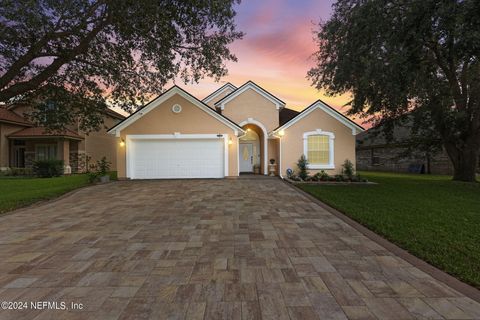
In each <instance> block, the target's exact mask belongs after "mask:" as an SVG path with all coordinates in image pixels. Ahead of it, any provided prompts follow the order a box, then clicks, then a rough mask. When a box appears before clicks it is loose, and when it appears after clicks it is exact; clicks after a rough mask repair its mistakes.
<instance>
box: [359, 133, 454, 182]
mask: <svg viewBox="0 0 480 320" xmlns="http://www.w3.org/2000/svg"><path fill="white" fill-rule="evenodd" d="M410 138H411V127H409V125H402V126H399V125H397V126H395V127H394V129H393V131H392V139H390V140H388V139H387V138H386V137H385V134H384V133H383V128H382V127H381V126H377V127H374V128H371V129H369V130H367V131H365V132H362V133H361V134H359V135H358V136H357V169H358V170H367V171H390V172H411V173H432V174H452V173H453V166H452V163H451V161H450V159H449V158H448V155H447V153H446V152H445V151H444V150H441V151H439V152H436V153H433V154H430V153H429V152H426V150H422V149H421V148H420V147H417V146H415V145H413V143H412V142H411V140H410ZM407 150H408V151H409V152H406V151H407Z"/></svg>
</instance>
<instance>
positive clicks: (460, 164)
mask: <svg viewBox="0 0 480 320" xmlns="http://www.w3.org/2000/svg"><path fill="white" fill-rule="evenodd" d="M445 149H446V151H447V154H448V156H449V158H450V160H451V161H452V164H453V170H454V171H453V180H457V181H466V182H475V181H476V170H477V165H478V157H479V154H480V150H479V148H478V146H477V145H476V144H475V143H472V144H466V145H465V147H464V148H463V149H459V148H457V147H456V146H455V145H453V144H448V143H446V144H445Z"/></svg>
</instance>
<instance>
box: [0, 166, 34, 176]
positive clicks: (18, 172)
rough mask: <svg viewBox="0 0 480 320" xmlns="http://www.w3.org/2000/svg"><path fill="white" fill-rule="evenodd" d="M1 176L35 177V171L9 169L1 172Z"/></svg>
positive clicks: (29, 169)
mask: <svg viewBox="0 0 480 320" xmlns="http://www.w3.org/2000/svg"><path fill="white" fill-rule="evenodd" d="M0 176H7V177H17V176H26V177H28V176H33V169H32V168H15V167H12V168H8V169H6V170H4V171H0Z"/></svg>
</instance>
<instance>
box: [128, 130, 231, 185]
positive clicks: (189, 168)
mask: <svg viewBox="0 0 480 320" xmlns="http://www.w3.org/2000/svg"><path fill="white" fill-rule="evenodd" d="M128 153H129V168H130V178H132V179H178V178H223V177H224V176H225V167H224V157H225V154H224V140H223V139H218V138H217V139H148V140H142V139H138V140H137V139H135V140H131V143H130V145H129V147H128Z"/></svg>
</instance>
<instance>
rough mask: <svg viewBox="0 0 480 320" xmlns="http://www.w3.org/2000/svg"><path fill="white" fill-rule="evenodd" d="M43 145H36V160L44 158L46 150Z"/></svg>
mask: <svg viewBox="0 0 480 320" xmlns="http://www.w3.org/2000/svg"><path fill="white" fill-rule="evenodd" d="M45 149H46V148H45V146H37V160H45V159H46V150H45Z"/></svg>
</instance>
